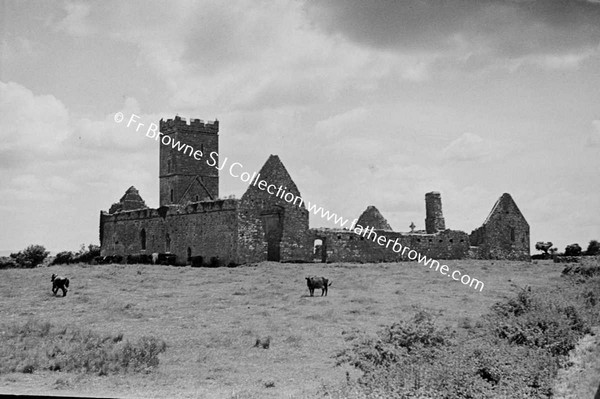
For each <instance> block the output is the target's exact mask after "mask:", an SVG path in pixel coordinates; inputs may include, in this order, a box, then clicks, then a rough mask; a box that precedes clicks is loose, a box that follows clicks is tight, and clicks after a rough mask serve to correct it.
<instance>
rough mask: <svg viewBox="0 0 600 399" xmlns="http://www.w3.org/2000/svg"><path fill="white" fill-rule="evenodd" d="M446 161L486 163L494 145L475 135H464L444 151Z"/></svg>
mask: <svg viewBox="0 0 600 399" xmlns="http://www.w3.org/2000/svg"><path fill="white" fill-rule="evenodd" d="M442 153H443V155H444V157H445V159H447V160H450V161H459V162H473V161H477V162H480V161H485V160H486V159H489V158H490V156H491V155H492V143H491V142H490V141H489V140H484V139H483V138H481V137H480V136H478V135H476V134H473V133H463V135H462V136H460V137H459V138H457V139H456V140H454V141H452V142H451V143H450V144H449V145H448V146H447V147H446V148H444V150H443V151H442Z"/></svg>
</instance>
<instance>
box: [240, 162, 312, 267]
mask: <svg viewBox="0 0 600 399" xmlns="http://www.w3.org/2000/svg"><path fill="white" fill-rule="evenodd" d="M259 174H260V178H259V180H264V181H265V182H266V183H267V184H269V185H271V184H272V185H274V186H276V187H277V188H279V187H280V186H281V187H283V189H285V191H286V192H288V193H292V194H293V195H294V197H300V191H299V190H298V188H297V187H296V184H295V183H294V182H293V180H292V178H291V177H290V175H289V173H288V172H287V170H286V169H285V167H284V166H283V164H282V163H281V160H280V159H279V157H278V156H276V155H271V156H270V157H269V159H268V160H267V162H266V163H265V164H264V166H263V167H262V168H261V170H260V171H259ZM273 191H274V190H273V189H271V192H273ZM290 198H291V197H290ZM277 214H278V215H279V218H280V219H279V220H280V228H281V232H280V242H279V254H280V260H281V261H284V262H286V261H297V260H300V261H307V260H310V257H311V252H310V250H311V248H310V247H309V237H308V211H307V210H306V208H305V207H304V206H298V202H297V203H296V205H294V204H293V203H290V202H287V201H285V200H284V199H282V198H279V197H278V196H276V195H273V194H270V193H268V192H267V190H261V189H260V188H259V187H258V183H257V185H250V186H249V187H248V190H247V191H246V192H245V193H244V195H243V196H242V199H241V200H240V206H239V213H238V218H239V221H238V225H239V229H238V240H239V245H238V254H239V260H240V262H241V263H247V262H260V261H263V260H267V259H268V255H269V250H268V249H269V248H268V247H269V244H268V242H267V241H268V240H267V237H266V228H267V227H266V226H265V223H267V222H266V218H273V220H275V219H276V218H277V216H274V215H277ZM269 215H271V216H269ZM273 223H275V222H273Z"/></svg>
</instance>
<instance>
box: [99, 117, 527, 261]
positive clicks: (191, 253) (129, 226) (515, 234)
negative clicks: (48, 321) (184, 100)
mask: <svg viewBox="0 0 600 399" xmlns="http://www.w3.org/2000/svg"><path fill="white" fill-rule="evenodd" d="M160 129H161V133H162V134H163V135H168V136H170V137H171V142H179V143H183V144H185V145H186V146H189V147H190V148H189V149H188V148H187V147H184V148H183V149H182V147H180V146H174V145H164V143H163V144H159V145H160V171H159V179H160V207H159V208H157V209H153V208H148V207H147V206H146V204H145V202H144V200H143V199H142V198H141V196H140V195H139V193H138V191H137V190H136V189H135V188H134V187H130V188H129V189H128V190H127V192H126V193H125V195H124V196H123V197H122V198H121V200H120V201H119V202H118V203H116V204H113V205H112V206H111V208H110V210H109V212H105V211H101V212H100V244H101V252H102V255H103V256H109V255H120V256H126V255H144V254H146V255H148V254H152V253H167V254H169V253H170V254H173V255H175V256H176V261H177V263H178V264H190V263H192V260H193V261H194V262H193V263H194V264H206V265H209V264H210V265H227V264H243V263H250V262H260V261H263V260H272V261H282V262H299V261H301V262H306V261H322V262H393V261H400V260H407V259H408V258H407V254H406V253H405V254H400V253H396V252H394V251H392V249H391V248H389V247H387V248H386V247H385V246H381V245H379V244H377V243H376V242H373V240H372V239H369V237H370V236H367V237H365V236H363V235H359V234H357V233H356V232H355V231H352V230H347V229H326V228H319V229H310V228H309V224H308V210H307V209H306V207H305V206H304V203H303V201H296V200H294V201H289V200H288V201H286V200H285V199H284V196H283V195H278V194H277V195H276V194H274V191H275V189H273V190H272V191H269V190H268V189H266V190H265V189H264V186H262V188H261V185H260V184H257V183H258V182H259V178H260V180H261V181H263V182H267V183H268V184H270V185H272V186H273V187H277V190H278V191H277V192H278V193H279V190H281V192H282V193H283V192H285V193H289V196H290V198H291V196H293V198H295V199H301V194H300V191H299V190H298V187H297V186H296V184H295V183H294V181H293V180H292V178H291V176H290V174H289V173H288V171H287V170H286V168H285V166H284V165H283V163H282V162H281V160H280V159H279V157H278V156H277V155H271V156H270V157H269V158H268V160H267V161H266V163H265V164H264V165H263V167H262V168H261V170H260V171H259V172H258V176H257V177H256V180H253V179H251V181H250V186H249V187H248V189H247V191H246V192H245V193H244V195H243V196H242V198H241V199H218V195H219V170H218V169H217V166H219V165H220V164H219V163H218V149H219V147H218V145H219V144H218V132H219V124H218V122H203V121H200V120H198V119H195V120H192V121H190V123H188V122H186V121H185V120H184V119H182V118H179V117H176V118H175V119H173V120H167V121H162V120H161V121H160ZM192 150H193V151H200V153H196V152H193V151H192ZM194 154H195V155H194ZM425 203H426V219H425V224H426V231H415V232H410V233H401V232H394V231H392V228H391V226H390V225H389V224H388V223H387V221H386V220H385V218H384V217H383V216H382V215H381V213H380V212H379V211H378V210H377V208H375V207H374V206H369V207H368V208H367V209H366V210H365V211H364V212H363V213H362V215H361V216H360V218H359V219H358V223H357V225H360V226H363V227H364V228H366V227H367V226H368V227H372V228H373V229H374V230H373V233H372V234H373V235H376V236H377V237H379V236H384V237H386V240H387V239H392V240H397V242H398V243H400V244H401V245H402V246H403V247H405V246H407V247H410V248H411V249H414V250H416V251H418V252H419V253H421V254H423V255H426V256H428V257H433V258H438V259H464V258H467V257H480V258H492V259H498V258H502V259H515V260H516V259H528V257H529V225H528V224H527V221H526V220H525V219H524V218H523V215H522V214H521V213H520V211H519V210H518V208H517V206H516V204H515V203H514V201H513V200H512V198H511V197H510V195H508V194H504V195H503V196H502V197H501V198H500V199H499V200H498V202H497V203H496V205H495V206H494V209H493V210H492V212H491V213H490V216H488V218H487V219H486V221H485V223H484V224H483V226H481V227H480V228H479V229H477V230H475V231H474V232H473V233H472V234H471V236H469V235H468V234H467V233H465V232H462V231H455V230H450V229H446V227H445V221H444V216H443V213H442V203H441V195H440V194H439V193H436V192H431V193H427V194H426V196H425Z"/></svg>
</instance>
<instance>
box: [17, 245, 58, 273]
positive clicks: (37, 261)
mask: <svg viewBox="0 0 600 399" xmlns="http://www.w3.org/2000/svg"><path fill="white" fill-rule="evenodd" d="M49 254H50V252H48V251H46V248H44V246H43V245H30V246H28V247H27V248H25V249H24V250H22V251H19V252H17V253H13V254H10V257H11V258H12V259H13V260H14V262H15V264H16V267H19V268H24V269H31V268H34V267H36V266H38V265H41V264H42V263H43V262H44V260H45V259H46V257H48V255H49Z"/></svg>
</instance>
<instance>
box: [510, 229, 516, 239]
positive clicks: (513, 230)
mask: <svg viewBox="0 0 600 399" xmlns="http://www.w3.org/2000/svg"><path fill="white" fill-rule="evenodd" d="M510 240H511V241H512V242H515V228H514V227H511V228H510Z"/></svg>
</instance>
